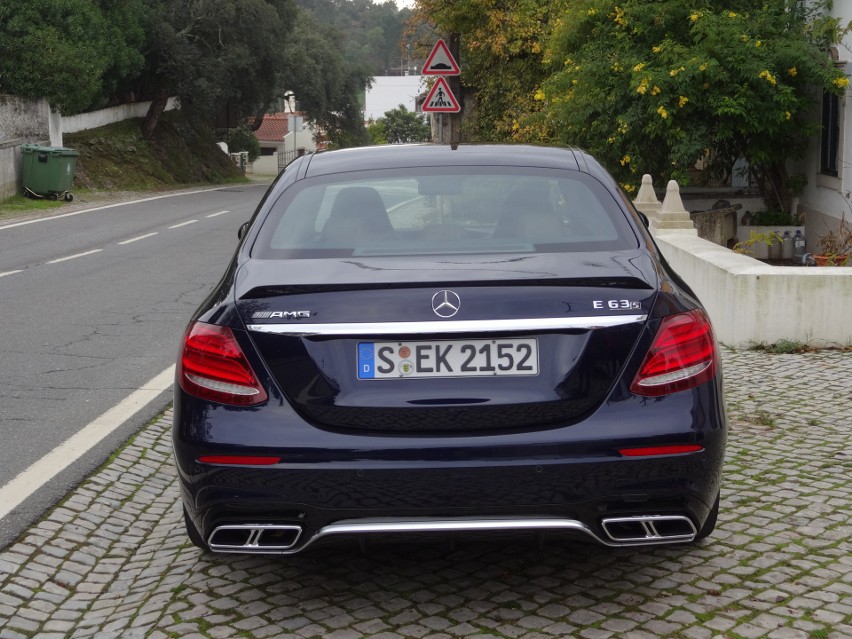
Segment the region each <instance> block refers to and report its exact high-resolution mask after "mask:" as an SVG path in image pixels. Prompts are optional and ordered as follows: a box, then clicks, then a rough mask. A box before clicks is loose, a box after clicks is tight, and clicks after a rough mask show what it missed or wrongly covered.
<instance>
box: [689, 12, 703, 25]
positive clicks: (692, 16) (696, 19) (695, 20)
mask: <svg viewBox="0 0 852 639" xmlns="http://www.w3.org/2000/svg"><path fill="white" fill-rule="evenodd" d="M700 17H701V14H700V13H698V12H697V11H694V12H693V13H692V15H690V16H689V19H690V20H692V21H693V22H698V18H700Z"/></svg>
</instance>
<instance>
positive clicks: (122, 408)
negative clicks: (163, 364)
mask: <svg viewBox="0 0 852 639" xmlns="http://www.w3.org/2000/svg"><path fill="white" fill-rule="evenodd" d="M174 374H175V367H174V365H172V366H169V367H168V368H167V369H166V370H164V371H163V372H162V373H160V374H159V375H157V376H156V377H155V378H154V379H152V380H151V381H149V382H148V383H146V384H143V385H142V387H141V388H139V389H138V390H135V391H134V392H132V393H131V394H130V395H129V396H127V397H126V398H125V399H123V400H122V401H120V402H119V403H118V404H116V405H115V406H113V407H112V408H110V409H109V410H108V411H107V412H105V413H104V414H103V415H101V416H100V417H98V418H97V419H95V420H94V421H93V422H91V423H89V424H88V425H87V426H86V427H85V428H83V430H81V431H79V432H78V433H77V434H76V435H72V436H71V437H70V438H69V439H67V440H66V441H65V442H64V443H62V444H60V445H59V446H57V447H56V448H54V449H53V450H52V451H51V452H49V453H48V454H47V455H45V456H44V457H42V458H41V459H39V460H38V461H37V462H36V463H34V464H33V465H32V466H30V467H29V468H27V469H26V470H24V471H22V472H21V473H20V474H19V475H18V476H17V477H15V478H14V479H12V480H11V481H10V482H9V483H8V484H6V485H5V486H2V487H0V519H3V518H4V517H5V516H6V515H8V514H9V513H10V512H12V511H13V510H14V509H15V508H17V507H18V506H19V505H20V504H22V503H24V501H26V500H27V499H28V498H29V497H30V496H31V495H32V494H33V493H35V492H36V491H37V490H38V489H39V488H41V487H42V486H43V485H45V484H46V483H47V482H48V481H50V480H51V479H53V478H54V477H56V475H58V474H59V473H60V472H61V471H62V470H65V468H67V467H68V466H70V465H71V464H72V463H73V462H75V461H76V460H78V459H79V458H80V457H82V456H83V455H84V454H86V453H87V452H89V451H90V450H91V449H92V448H94V447H95V446H96V445H97V444H98V443H99V442H101V441H102V440H103V439H104V438H105V437H107V436H108V435H109V434H110V433H112V432H113V431H115V430H116V429H117V428H119V427H120V426H121V425H122V424H124V423H125V422H126V421H127V420H129V419H130V418H131V417H133V416H134V415H135V414H136V413H138V412H139V411H140V410H142V409H143V408H144V407H145V406H147V405H148V404H149V403H150V402H152V401H153V400H154V399H155V398H156V397H157V396H158V395H159V394H160V393H162V392H163V391H166V390H168V389H169V387H170V386H171V385H172V382H173V381H174Z"/></svg>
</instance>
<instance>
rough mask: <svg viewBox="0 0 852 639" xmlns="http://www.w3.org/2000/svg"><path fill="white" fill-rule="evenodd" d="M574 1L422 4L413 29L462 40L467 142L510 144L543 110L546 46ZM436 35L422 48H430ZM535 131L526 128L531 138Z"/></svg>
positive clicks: (442, 0) (425, 0)
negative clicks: (424, 27)
mask: <svg viewBox="0 0 852 639" xmlns="http://www.w3.org/2000/svg"><path fill="white" fill-rule="evenodd" d="M572 1H573V0H499V1H495V0H418V2H417V5H416V12H415V17H414V20H413V23H412V28H413V27H415V26H417V25H418V24H424V23H425V24H431V25H433V26H434V31H437V32H438V33H439V34H441V35H443V36H444V37H448V36H449V35H450V34H453V33H456V34H459V35H460V36H461V52H460V59H459V63H460V65H461V68H462V76H461V80H462V85H463V87H464V88H465V105H464V108H465V121H464V123H463V132H464V135H465V137H466V138H467V139H470V140H473V141H486V142H499V141H504V140H506V139H509V138H511V137H512V135H514V133H515V132H516V131H517V128H518V126H519V121H520V120H521V119H523V118H525V117H527V116H528V115H529V114H530V113H533V112H536V111H538V110H539V109H540V108H541V106H542V105H541V103H540V102H537V101H536V100H535V99H534V96H535V94H536V90H537V89H538V88H539V87H540V86H541V83H542V82H543V81H544V79H545V78H546V77H547V75H548V73H549V69H548V67H547V66H546V65H545V43H546V42H547V40H548V38H549V37H550V32H551V30H552V29H553V26H554V24H556V23H557V21H558V20H559V19H560V16H561V15H562V14H563V12H564V9H565V7H566V6H569V5H570V4H571V3H572ZM434 31H433V33H432V34H431V35H430V36H429V38H428V39H427V41H425V42H423V41H421V42H420V44H421V45H423V46H425V47H431V46H432V45H433V44H434V41H435V34H434ZM427 51H428V49H427ZM531 132H532V129H531V127H530V126H529V125H528V126H527V134H528V137H529V136H531ZM540 141H546V134H545V135H543V136H542V137H541V139H540Z"/></svg>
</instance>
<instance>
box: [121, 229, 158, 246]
mask: <svg viewBox="0 0 852 639" xmlns="http://www.w3.org/2000/svg"><path fill="white" fill-rule="evenodd" d="M155 235H158V233H157V231H154V232H153V233H148V234H147V235H140V236H139V237H133V238H130V239H129V240H124V241H123V242H119V243H118V244H119V246H123V245H125V244H132V243H133V242H138V241H139V240H144V239H145V238H146V237H153V236H155Z"/></svg>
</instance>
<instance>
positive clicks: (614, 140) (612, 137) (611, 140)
mask: <svg viewBox="0 0 852 639" xmlns="http://www.w3.org/2000/svg"><path fill="white" fill-rule="evenodd" d="M616 139H617V138H616V137H615V136H614V135H611V136H609V137H608V138H607V139H606V143H607V144H615V142H616Z"/></svg>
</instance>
